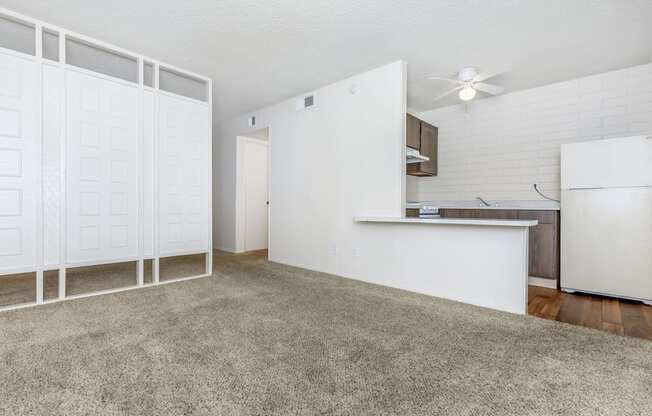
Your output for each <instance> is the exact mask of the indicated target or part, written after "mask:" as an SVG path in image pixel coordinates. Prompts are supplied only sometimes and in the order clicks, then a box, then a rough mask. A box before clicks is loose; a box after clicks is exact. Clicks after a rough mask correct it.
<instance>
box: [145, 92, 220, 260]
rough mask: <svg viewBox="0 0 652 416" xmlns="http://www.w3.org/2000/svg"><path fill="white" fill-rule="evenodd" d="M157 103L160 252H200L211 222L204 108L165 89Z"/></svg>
mask: <svg viewBox="0 0 652 416" xmlns="http://www.w3.org/2000/svg"><path fill="white" fill-rule="evenodd" d="M159 106H160V108H159V120H158V123H159V141H158V143H157V145H158V171H159V178H160V182H159V193H158V198H159V205H158V206H159V226H160V228H159V230H160V234H159V244H160V246H159V247H160V255H162V256H172V255H176V254H190V253H203V252H206V251H208V249H209V241H208V235H209V233H208V232H209V229H210V227H211V224H210V216H209V212H208V210H209V206H210V201H209V195H210V193H209V189H208V176H209V175H210V170H209V169H210V167H209V165H208V164H209V152H210V137H209V134H208V132H209V124H208V123H209V122H210V115H209V109H208V106H207V105H205V104H202V103H198V102H194V101H191V100H187V99H184V98H180V97H173V96H170V95H165V94H161V95H160V96H159Z"/></svg>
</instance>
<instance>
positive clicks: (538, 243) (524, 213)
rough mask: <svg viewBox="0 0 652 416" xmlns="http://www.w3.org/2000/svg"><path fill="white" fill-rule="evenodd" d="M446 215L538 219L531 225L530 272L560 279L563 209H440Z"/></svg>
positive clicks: (452, 216)
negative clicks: (560, 232) (560, 218)
mask: <svg viewBox="0 0 652 416" xmlns="http://www.w3.org/2000/svg"><path fill="white" fill-rule="evenodd" d="M439 214H440V215H441V217H442V218H482V219H494V220H537V221H539V224H538V225H537V226H534V227H530V240H529V265H528V273H529V275H530V276H535V277H542V278H545V279H553V280H556V281H557V282H559V212H558V211H534V210H511V209H449V208H442V209H440V210H439Z"/></svg>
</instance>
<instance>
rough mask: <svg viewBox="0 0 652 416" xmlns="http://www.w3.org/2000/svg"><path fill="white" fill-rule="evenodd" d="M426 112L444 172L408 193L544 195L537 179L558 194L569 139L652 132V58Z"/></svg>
mask: <svg viewBox="0 0 652 416" xmlns="http://www.w3.org/2000/svg"><path fill="white" fill-rule="evenodd" d="M420 116H421V117H422V118H423V119H424V120H426V121H428V122H429V123H432V124H434V125H435V126H438V127H439V174H438V176H437V177H431V178H419V179H417V180H416V182H417V185H416V192H415V191H414V190H413V191H412V192H410V193H408V199H411V200H415V199H416V200H420V201H458V200H470V199H473V198H475V197H476V196H478V195H479V196H482V197H484V198H488V199H498V200H533V199H539V197H538V196H537V195H536V194H535V193H534V191H533V190H532V189H531V186H532V184H533V183H539V184H540V186H541V188H542V189H543V190H544V191H546V192H547V193H548V194H549V195H550V196H553V197H556V198H558V197H559V195H560V164H559V155H560V145H561V144H562V143H569V142H575V141H586V140H596V139H601V138H610V137H618V136H624V135H636V134H652V64H648V65H641V66H636V67H632V68H628V69H624V70H620V71H614V72H608V73H604V74H599V75H595V76H591V77H586V78H580V79H575V80H571V81H566V82H561V83H557V84H552V85H548V86H544V87H540V88H535V89H530V90H525V91H519V92H515V93H511V94H505V95H503V96H499V97H495V98H490V99H484V100H478V101H474V102H471V103H470V104H469V105H468V114H467V112H466V111H465V108H464V106H463V105H456V106H450V107H444V108H441V109H436V110H433V111H428V112H424V113H422V114H421V115H420ZM410 188H412V189H414V188H413V187H410V186H408V189H410Z"/></svg>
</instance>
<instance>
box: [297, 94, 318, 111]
mask: <svg viewBox="0 0 652 416" xmlns="http://www.w3.org/2000/svg"><path fill="white" fill-rule="evenodd" d="M314 106H315V95H314V94H310V95H304V96H303V97H300V98H297V111H301V110H305V109H307V108H311V107H314Z"/></svg>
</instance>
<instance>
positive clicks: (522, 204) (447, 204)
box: [406, 200, 560, 211]
mask: <svg viewBox="0 0 652 416" xmlns="http://www.w3.org/2000/svg"><path fill="white" fill-rule="evenodd" d="M487 202H489V203H490V204H492V205H491V206H490V207H487V206H484V205H482V204H480V202H479V201H424V202H408V203H407V204H406V208H409V209H419V208H421V207H422V206H428V207H436V208H449V209H506V210H519V211H521V210H522V211H528V210H530V211H559V210H560V206H559V205H560V204H559V203H558V202H554V201H492V200H487ZM494 204H498V206H495V205H494Z"/></svg>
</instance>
